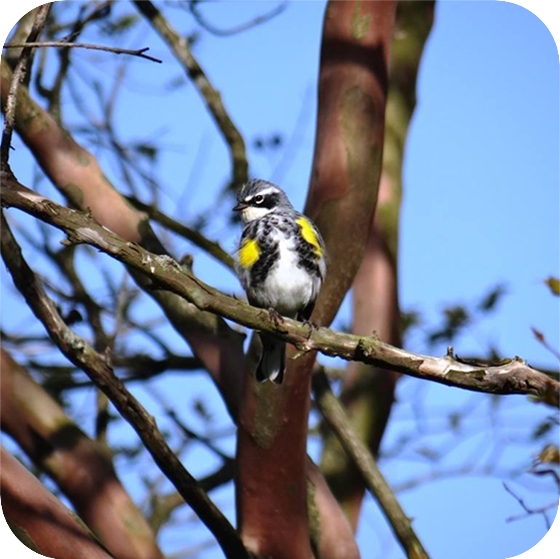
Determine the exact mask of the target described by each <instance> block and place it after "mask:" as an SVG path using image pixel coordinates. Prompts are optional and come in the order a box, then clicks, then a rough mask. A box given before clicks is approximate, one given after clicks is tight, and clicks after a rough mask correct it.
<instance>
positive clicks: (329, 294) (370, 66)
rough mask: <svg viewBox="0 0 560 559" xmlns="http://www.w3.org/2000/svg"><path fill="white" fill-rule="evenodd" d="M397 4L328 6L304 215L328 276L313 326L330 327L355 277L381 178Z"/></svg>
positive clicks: (336, 4)
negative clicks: (321, 248)
mask: <svg viewBox="0 0 560 559" xmlns="http://www.w3.org/2000/svg"><path fill="white" fill-rule="evenodd" d="M394 12H395V2H393V1H383V2H359V1H356V2H337V1H332V2H329V4H328V6H327V11H326V15H325V25H324V30H323V45H322V49H321V69H320V74H319V112H318V117H317V134H316V144H315V155H314V160H313V171H312V177H311V184H310V188H309V195H308V199H307V203H306V208H305V210H306V213H307V214H308V215H310V216H311V217H312V218H313V219H314V220H315V222H316V223H317V225H318V226H319V228H320V230H321V233H322V234H323V237H324V239H325V242H326V244H327V249H328V256H329V261H328V270H327V278H326V282H325V285H324V286H323V289H322V291H321V294H320V296H319V302H318V305H317V307H318V308H317V309H316V312H315V314H314V320H315V321H316V322H318V323H319V324H322V325H323V324H324V325H326V324H329V323H330V322H331V321H332V319H333V318H334V316H335V314H336V312H337V310H338V307H339V306H340V303H341V301H342V299H343V297H344V295H345V294H346V292H347V290H348V289H349V288H350V285H351V283H352V281H353V279H354V276H355V275H356V272H357V271H358V268H359V266H360V263H361V261H362V258H363V255H364V251H365V246H366V243H367V239H368V236H369V230H370V227H371V223H372V219H373V214H374V211H375V205H376V201H377V191H378V187H379V179H380V176H381V163H382V154H383V137H384V121H385V102H386V95H387V76H388V64H389V50H390V44H391V36H392V31H393V20H394Z"/></svg>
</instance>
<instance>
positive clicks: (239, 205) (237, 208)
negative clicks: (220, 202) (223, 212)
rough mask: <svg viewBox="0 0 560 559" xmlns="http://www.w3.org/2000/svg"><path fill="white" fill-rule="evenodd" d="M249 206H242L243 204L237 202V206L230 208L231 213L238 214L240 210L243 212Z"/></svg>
mask: <svg viewBox="0 0 560 559" xmlns="http://www.w3.org/2000/svg"><path fill="white" fill-rule="evenodd" d="M248 207H249V206H248V205H247V204H244V203H243V202H239V204H237V206H234V207H233V208H231V210H232V211H233V212H240V211H242V210H244V209H245V208H248Z"/></svg>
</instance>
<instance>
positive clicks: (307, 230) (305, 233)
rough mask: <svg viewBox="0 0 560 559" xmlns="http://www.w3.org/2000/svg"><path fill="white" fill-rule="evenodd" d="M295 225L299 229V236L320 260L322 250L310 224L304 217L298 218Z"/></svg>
mask: <svg viewBox="0 0 560 559" xmlns="http://www.w3.org/2000/svg"><path fill="white" fill-rule="evenodd" d="M296 223H297V224H298V225H299V226H300V227H301V236H302V237H303V238H304V239H305V240H306V241H307V242H308V243H309V244H310V245H311V246H312V247H313V249H314V250H315V254H316V255H317V256H318V257H319V258H321V257H322V256H323V248H322V247H321V244H320V243H319V237H317V233H316V232H315V229H313V226H312V225H311V223H309V221H307V219H305V217H298V219H297V220H296Z"/></svg>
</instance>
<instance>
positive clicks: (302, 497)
mask: <svg viewBox="0 0 560 559" xmlns="http://www.w3.org/2000/svg"><path fill="white" fill-rule="evenodd" d="M394 9H395V4H394V2H363V3H362V2H329V4H328V6H327V11H326V15H325V24H324V29H323V45H322V52H321V70H320V78H319V115H318V124H317V143H316V148H315V160H314V166H313V178H312V182H311V186H310V191H309V199H308V203H307V206H306V212H307V213H308V214H309V215H311V216H312V217H313V218H314V219H315V220H316V222H317V224H318V225H319V227H320V229H321V232H322V233H323V236H324V238H325V241H326V245H327V252H328V254H329V268H328V272H327V279H326V282H325V285H324V286H323V290H322V292H321V295H320V298H319V302H318V306H317V308H316V310H315V313H314V315H313V317H312V319H313V321H315V322H317V323H318V324H321V325H328V324H329V323H330V322H331V321H332V319H333V318H334V316H335V314H336V312H337V310H338V307H339V306H340V303H341V302H342V299H343V298H344V295H345V294H346V291H347V289H348V288H349V286H350V284H351V281H352V279H353V277H354V275H355V273H356V271H357V269H358V266H359V264H360V262H361V259H362V256H363V253H364V249H365V244H366V241H367V238H368V234H369V229H370V225H371V220H372V216H373V213H374V210H375V203H376V199H377V188H378V182H379V177H380V172H381V156H382V147H383V121H384V111H385V96H386V90H387V64H388V53H389V44H390V40H391V34H392V23H393V17H394ZM314 361H315V354H314V353H310V354H306V355H304V356H303V357H301V358H299V359H297V360H290V361H289V363H288V370H287V374H286V380H285V382H284V384H282V385H280V386H276V385H272V384H271V383H265V384H263V385H257V384H256V383H255V381H254V380H253V378H252V376H251V375H249V374H247V375H246V378H245V389H244V398H243V404H242V406H241V421H240V428H239V435H238V460H239V472H238V490H237V499H238V501H237V502H238V513H239V518H240V521H241V524H240V527H241V533H242V537H243V540H244V542H245V544H246V546H247V547H248V548H249V549H251V550H252V551H254V552H255V553H257V554H261V555H263V556H269V557H274V559H277V558H286V559H288V558H289V559H299V558H310V557H312V552H311V549H310V547H309V538H308V535H307V532H308V517H307V508H306V504H305V503H306V499H307V483H306V478H305V450H306V444H307V424H308V423H307V422H308V413H309V392H310V380H311V368H312V366H313V363H314ZM321 531H322V528H321Z"/></svg>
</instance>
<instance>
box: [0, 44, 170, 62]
mask: <svg viewBox="0 0 560 559" xmlns="http://www.w3.org/2000/svg"><path fill="white" fill-rule="evenodd" d="M21 47H26V48H29V49H32V48H43V47H56V48H61V49H69V48H79V49H88V50H102V51H104V52H112V53H114V54H128V55H130V56H138V57H139V58H145V59H146V60H151V61H152V62H157V63H158V64H161V62H162V61H161V60H160V59H159V58H154V57H153V56H149V55H147V54H144V53H145V52H147V51H149V50H150V47H144V48H142V49H122V48H118V47H107V46H105V45H92V44H90V43H67V42H65V41H44V42H39V43H6V44H5V45H4V48H5V49H17V48H21Z"/></svg>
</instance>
